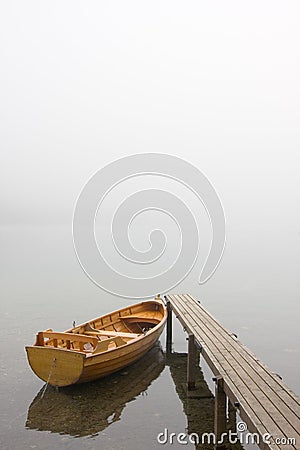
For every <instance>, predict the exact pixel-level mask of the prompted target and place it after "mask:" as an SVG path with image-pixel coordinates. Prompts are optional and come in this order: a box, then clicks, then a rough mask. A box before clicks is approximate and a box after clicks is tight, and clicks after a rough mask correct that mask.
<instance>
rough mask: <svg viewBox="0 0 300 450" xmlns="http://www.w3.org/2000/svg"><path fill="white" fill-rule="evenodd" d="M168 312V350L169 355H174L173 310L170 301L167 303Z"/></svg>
mask: <svg viewBox="0 0 300 450" xmlns="http://www.w3.org/2000/svg"><path fill="white" fill-rule="evenodd" d="M167 311H168V317H167V343H166V350H167V353H172V308H171V303H170V301H169V300H168V301H167Z"/></svg>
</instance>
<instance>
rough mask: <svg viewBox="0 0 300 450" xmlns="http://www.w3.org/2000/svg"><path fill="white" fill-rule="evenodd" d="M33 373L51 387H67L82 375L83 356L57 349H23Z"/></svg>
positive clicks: (32, 347) (36, 347)
mask: <svg viewBox="0 0 300 450" xmlns="http://www.w3.org/2000/svg"><path fill="white" fill-rule="evenodd" d="M25 349H26V352H27V358H28V362H29V364H30V367H31V369H32V370H33V372H34V373H35V374H36V375H37V376H38V377H39V378H40V379H41V380H43V381H45V382H46V383H47V382H49V384H51V385H52V386H69V385H71V384H74V383H76V382H77V381H78V380H79V379H80V376H81V374H82V371H83V365H84V360H85V355H84V354H83V353H79V352H72V351H66V350H63V349H59V348H47V347H39V346H28V347H25Z"/></svg>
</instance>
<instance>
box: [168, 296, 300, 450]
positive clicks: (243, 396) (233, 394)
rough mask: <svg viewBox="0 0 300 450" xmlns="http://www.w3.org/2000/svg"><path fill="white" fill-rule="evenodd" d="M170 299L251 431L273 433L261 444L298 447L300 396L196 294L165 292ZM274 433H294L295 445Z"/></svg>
mask: <svg viewBox="0 0 300 450" xmlns="http://www.w3.org/2000/svg"><path fill="white" fill-rule="evenodd" d="M166 300H167V302H169V304H170V307H171V309H172V310H173V311H174V313H175V315H176V317H177V318H178V319H179V321H180V322H181V323H182V325H183V326H184V328H185V329H186V331H187V332H188V333H190V334H193V335H194V336H195V339H196V341H197V343H198V344H199V345H200V346H201V352H202V355H203V357H204V358H205V360H206V362H207V363H208V365H209V366H210V368H211V370H212V371H213V373H214V375H220V376H221V377H222V378H223V380H224V391H225V393H226V395H227V396H228V397H229V399H230V401H231V402H232V403H234V402H238V403H239V405H240V406H239V410H240V415H241V418H242V420H244V421H245V422H246V423H247V426H248V429H249V431H251V432H257V433H259V435H260V436H262V435H263V434H264V433H269V434H271V435H272V444H264V443H262V442H261V445H260V446H261V448H270V449H272V450H273V449H274V450H275V449H276V450H279V449H282V450H283V449H285V450H295V449H299V448H300V400H299V398H298V397H297V396H296V395H295V394H294V393H293V392H292V391H291V390H290V389H289V388H287V387H286V386H285V385H284V383H283V382H282V381H281V380H280V379H279V377H278V376H277V375H275V374H273V373H272V372H271V371H270V370H269V369H268V368H267V367H266V366H265V365H264V364H263V363H262V362H261V361H259V359H258V358H257V357H256V356H255V355H254V354H253V353H251V352H250V350H248V349H247V348H246V347H245V346H244V345H243V344H241V343H240V342H239V341H238V340H237V339H236V337H235V336H234V335H232V334H231V333H230V332H229V331H228V330H227V329H226V328H224V327H223V326H222V325H221V324H220V323H219V322H218V321H217V320H216V319H214V318H213V317H212V316H211V315H210V314H209V313H208V312H207V311H206V310H205V308H203V307H202V306H201V305H200V304H199V302H198V301H197V300H196V299H195V298H193V297H192V296H190V295H188V294H185V295H167V296H166ZM276 438H279V439H282V438H286V439H288V438H295V439H296V444H276V443H275V439H276Z"/></svg>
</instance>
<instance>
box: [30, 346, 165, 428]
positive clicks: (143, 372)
mask: <svg viewBox="0 0 300 450" xmlns="http://www.w3.org/2000/svg"><path fill="white" fill-rule="evenodd" d="M164 367H165V356H164V354H163V353H162V350H161V347H160V346H159V345H156V346H155V347H154V348H153V349H152V350H150V351H149V352H148V353H147V354H146V355H145V356H144V357H143V358H141V359H140V360H139V361H137V362H136V363H134V364H132V365H131V366H128V367H126V368H125V369H124V370H122V371H121V372H117V373H115V374H112V375H110V376H109V377H106V378H103V379H101V380H99V381H95V382H90V383H87V384H81V385H73V386H70V387H67V388H63V389H60V390H58V391H57V390H56V389H55V388H53V387H51V386H48V388H47V389H46V392H45V394H44V396H42V393H43V390H44V387H43V388H42V389H41V390H40V392H39V393H38V395H37V396H36V397H35V399H34V400H33V401H32V403H31V405H30V407H29V409H28V415H27V421H26V425H25V426H26V428H30V429H35V430H39V431H51V432H53V433H60V434H69V435H71V436H89V435H93V434H96V433H99V432H101V431H103V430H104V429H105V428H107V427H108V426H109V425H110V424H111V423H114V422H116V421H118V420H120V417H121V413H122V411H123V409H124V408H125V406H126V404H127V403H129V402H131V401H132V400H134V399H135V398H136V397H137V396H138V395H140V394H141V393H142V392H144V391H145V390H147V388H148V387H149V386H150V384H151V383H152V382H153V381H154V380H155V379H156V378H157V377H158V376H159V375H160V373H161V372H162V370H163V369H164Z"/></svg>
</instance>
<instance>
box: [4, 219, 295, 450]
mask: <svg viewBox="0 0 300 450" xmlns="http://www.w3.org/2000/svg"><path fill="white" fill-rule="evenodd" d="M266 236H268V237H266ZM277 238H278V237H277ZM228 239H229V242H231V245H229V246H228V249H227V251H226V252H225V256H224V260H223V262H222V264H221V266H220V268H219V270H218V272H217V273H216V274H215V276H214V277H213V278H212V280H211V281H210V282H209V283H208V284H207V285H205V286H202V287H200V286H198V285H197V283H196V279H197V276H196V275H197V274H196V272H192V273H191V275H190V276H189V277H188V278H187V279H186V280H185V281H184V283H182V285H180V286H179V287H177V288H176V289H175V290H174V292H175V291H176V292H189V293H192V294H194V295H196V296H197V297H198V298H199V299H200V300H201V302H202V303H203V304H204V306H205V307H206V308H207V309H208V310H209V311H210V312H211V313H212V314H214V315H215V316H216V317H217V318H218V319H219V320H220V321H221V322H222V323H223V324H224V325H225V326H226V327H227V328H229V329H231V330H232V331H234V332H235V333H237V334H238V337H239V339H240V340H241V341H242V342H243V343H245V344H246V345H247V346H248V347H250V349H251V350H252V351H253V352H254V353H256V354H257V355H258V356H259V357H260V358H261V359H262V360H263V361H264V362H265V363H266V364H267V365H268V366H269V367H270V368H271V369H272V370H274V372H277V373H279V374H280V375H281V376H282V377H283V380H284V381H285V382H286V383H287V384H288V385H289V386H290V387H291V388H292V389H293V390H294V391H295V392H297V393H298V394H299V393H300V386H299V374H300V370H299V369H300V363H299V327H298V299H299V293H300V292H299V281H298V278H297V267H298V266H297V263H298V262H299V261H297V258H298V253H296V252H295V254H294V256H293V252H292V251H290V260H289V262H287V264H286V266H284V264H283V262H282V261H281V263H280V264H281V265H282V266H283V267H281V269H280V273H281V279H279V276H278V277H276V273H277V270H279V268H278V264H279V262H278V261H277V259H276V254H280V253H281V254H282V252H283V251H284V250H283V249H281V248H280V242H281V241H280V239H277V240H276V242H277V244H278V245H277V247H276V249H275V248H274V247H273V246H272V242H273V241H274V239H276V236H273V237H272V236H271V238H270V234H269V232H268V235H267V234H266V235H264V234H263V233H262V237H261V242H256V240H255V236H254V234H253V242H244V246H243V250H242V251H241V247H240V246H239V239H242V236H241V235H239V236H238V235H237V233H235V232H234V230H229V234H228ZM297 239H298V237H297V236H295V235H291V236H289V237H286V240H285V245H287V243H290V244H292V243H294V246H295V245H296V244H298V241H297ZM289 240H290V242H287V241H289ZM293 240H294V242H293ZM255 245H257V246H258V247H260V248H261V249H262V251H261V256H260V258H259V259H258V260H253V259H252V260H251V259H249V258H245V257H244V255H245V254H247V252H248V255H251V248H253V246H255ZM263 245H264V246H265V247H264V248H263ZM298 245H299V244H298ZM290 248H293V246H291V247H290ZM272 252H274V258H273V257H272ZM266 255H268V256H266ZM270 255H271V257H270ZM270 261H273V264H274V265H272V263H270ZM251 267H252V271H251ZM1 268H2V269H1V328H0V329H1V384H0V390H1V438H0V439H1V449H3V450H4V449H5V450H17V449H19V448H26V449H29V448H37V449H52V448H54V447H57V448H66V449H79V448H87V449H94V448H95V449H96V448H101V449H114V448H116V449H123V448H124V449H127V448H131V449H150V448H162V446H161V445H159V444H158V443H157V442H156V436H157V434H158V433H159V432H161V431H163V429H164V428H168V429H169V430H170V431H171V432H173V431H174V432H176V433H179V432H184V431H185V430H186V428H187V426H188V419H187V416H186V415H185V413H184V409H183V404H182V402H181V400H180V398H179V397H178V394H177V392H176V387H175V385H174V380H173V378H172V376H171V371H170V368H169V366H168V365H165V363H164V361H163V359H162V358H163V356H162V353H161V352H160V351H158V353H157V354H156V355H154V356H152V357H153V361H152V362H153V366H151V364H150V366H149V361H150V362H151V360H150V359H149V358H150V357H149V358H147V359H146V360H145V361H144V362H141V368H140V372H141V373H140V374H139V375H138V373H139V369H138V367H139V364H136V369H134V370H136V372H132V369H128V370H126V369H124V370H123V371H122V372H123V373H122V372H121V374H117V375H114V376H113V377H112V379H111V382H110V381H109V380H106V381H105V383H106V386H107V389H106V388H103V384H102V382H101V381H100V382H97V383H98V384H97V383H96V384H93V385H91V387H80V388H79V389H78V388H75V390H74V391H69V393H68V394H63V395H66V399H67V400H66V401H64V400H63V397H62V396H60V397H58V400H57V402H56V398H55V394H56V392H55V390H54V392H53V390H52V391H50V394H49V392H48V390H47V395H48V397H47V395H45V398H44V399H43V401H46V404H47V405H48V409H47V408H46V415H45V417H44V418H40V416H41V415H42V413H43V411H45V410H43V408H42V405H41V404H40V405H39V404H36V401H37V400H36V396H37V395H38V394H39V392H40V391H41V389H42V387H43V386H44V383H43V382H42V381H41V380H39V379H38V378H37V377H36V376H35V375H34V374H33V373H32V371H31V370H30V368H29V366H28V363H27V360H26V355H25V351H24V346H25V345H27V344H32V343H33V342H34V338H35V334H36V332H37V331H38V330H43V329H46V328H50V327H51V328H53V329H55V330H58V331H61V330H65V329H67V328H68V327H70V326H71V325H72V322H73V320H75V321H76V323H81V322H83V321H85V320H88V319H90V318H93V317H96V316H99V315H101V314H103V313H105V312H108V311H110V310H114V309H118V308H120V307H123V306H126V304H128V303H130V301H128V299H127V300H126V299H121V298H118V297H114V296H112V295H110V294H107V293H105V292H102V291H101V290H100V289H99V288H98V287H97V286H96V285H94V284H93V283H92V282H91V281H90V280H89V279H88V278H87V277H86V275H85V274H84V272H83V271H82V269H81V267H80V265H79V264H78V262H77V259H76V257H75V254H74V250H73V246H72V235H71V229H70V228H69V227H46V226H44V227H29V226H27V227H17V226H16V227H13V226H12V227H2V228H1ZM250 274H252V275H251V276H250ZM161 343H162V346H163V347H164V344H165V342H164V336H162V338H161ZM174 347H175V350H176V351H179V352H185V351H186V340H185V335H184V333H183V331H182V329H181V326H180V325H179V324H178V322H177V321H175V320H174ZM142 364H143V365H142ZM149 367H150V369H149ZM151 367H153V370H152V369H151ZM205 372H206V374H208V375H209V372H208V371H207V370H205ZM135 374H137V377H136V383H135V382H134V381H133V380H134V379H135V377H134V375H135ZM143 374H145V376H143ZM147 374H148V375H147ZM126 377H128V385H127V383H126V382H124V380H127V378H126ZM208 381H210V380H209V379H208ZM104 386H105V384H104ZM114 386H117V387H118V386H120V392H118V389H114ZM101 389H102V391H101ZM104 392H106V394H107V395H106V396H105V395H104ZM101 393H102V394H101ZM59 394H60V393H59ZM49 395H50V397H49ZM97 396H98V397H97ZM47 398H48V402H47ZM49 398H50V400H49ZM110 398H111V399H112V403H113V405H112V410H111V415H109V414H110V410H109V406H110V402H109V399H110ZM76 399H77V400H78V401H77V400H76ZM118 402H119V403H118ZM49 405H50V406H49ZM38 408H41V409H40V410H39V409H38ZM56 408H57V410H56ZM78 408H79V410H78ZM97 408H99V415H97ZM105 408H106V409H105ZM72 411H73V413H72ZM100 411H101V414H102V415H101V414H100ZM75 413H76V414H75ZM106 413H107V414H106ZM47 414H48V415H49V418H48V420H47ZM103 414H104V415H103ZM68 415H69V416H70V417H69V419H68ZM39 418H40V419H41V421H39ZM36 421H37V422H36ZM64 421H65V422H64ZM78 421H81V422H80V423H81V426H80V427H79V428H78V423H79V422H78ZM64 423H65V425H64ZM74 423H75V425H76V426H75V431H74V430H73V432H72V430H71V428H72V424H73V425H74ZM49 424H50V425H49ZM51 424H52V425H51ZM70 427H71V428H70ZM38 429H40V430H44V431H39V430H38ZM80 429H81V430H82V432H81V433H79V432H78V430H80ZM84 430H86V431H84ZM51 431H52V432H51ZM172 448H182V446H180V445H178V444H177V446H176V445H175V444H174V445H173V446H172ZM185 448H193V446H191V445H187V446H185Z"/></svg>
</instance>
